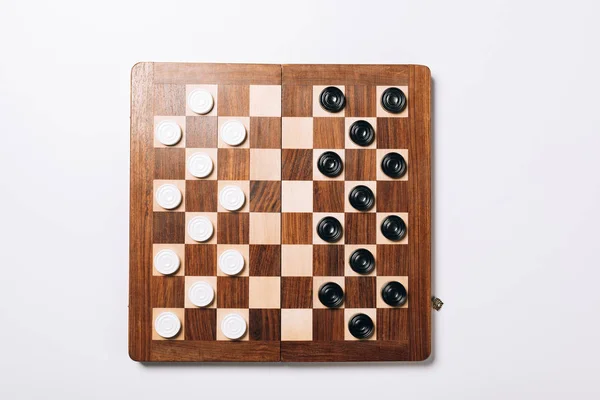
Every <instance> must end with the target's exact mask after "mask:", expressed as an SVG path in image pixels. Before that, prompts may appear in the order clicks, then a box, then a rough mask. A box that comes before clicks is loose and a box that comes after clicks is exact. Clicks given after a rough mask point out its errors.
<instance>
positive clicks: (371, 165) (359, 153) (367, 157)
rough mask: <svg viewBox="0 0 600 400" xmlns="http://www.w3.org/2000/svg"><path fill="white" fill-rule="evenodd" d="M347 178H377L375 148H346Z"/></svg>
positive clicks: (360, 179)
mask: <svg viewBox="0 0 600 400" xmlns="http://www.w3.org/2000/svg"><path fill="white" fill-rule="evenodd" d="M345 168H346V175H345V177H346V180H347V181H374V180H375V179H377V154H376V150H375V149H369V150H367V149H346V165H345Z"/></svg>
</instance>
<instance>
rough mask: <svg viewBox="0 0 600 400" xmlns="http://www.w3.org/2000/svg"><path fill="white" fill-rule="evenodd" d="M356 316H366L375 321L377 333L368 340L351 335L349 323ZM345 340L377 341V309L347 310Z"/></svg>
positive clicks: (345, 314)
mask: <svg viewBox="0 0 600 400" xmlns="http://www.w3.org/2000/svg"><path fill="white" fill-rule="evenodd" d="M356 314H366V315H368V316H369V317H371V319H372V320H373V325H375V332H373V335H372V336H371V337H370V338H368V339H357V338H355V337H354V336H352V334H351V333H350V330H349V329H348V323H349V322H350V319H352V317H354V316H355V315H356ZM344 339H345V340H377V309H376V308H346V309H345V310H344Z"/></svg>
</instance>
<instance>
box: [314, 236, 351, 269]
mask: <svg viewBox="0 0 600 400" xmlns="http://www.w3.org/2000/svg"><path fill="white" fill-rule="evenodd" d="M313 275H314V276H343V275H344V246H343V245H333V244H319V245H314V246H313Z"/></svg>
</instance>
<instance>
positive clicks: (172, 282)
mask: <svg viewBox="0 0 600 400" xmlns="http://www.w3.org/2000/svg"><path fill="white" fill-rule="evenodd" d="M184 300H185V277H183V276H153V277H152V278H151V281H150V304H151V306H152V307H159V308H182V307H183V305H184Z"/></svg>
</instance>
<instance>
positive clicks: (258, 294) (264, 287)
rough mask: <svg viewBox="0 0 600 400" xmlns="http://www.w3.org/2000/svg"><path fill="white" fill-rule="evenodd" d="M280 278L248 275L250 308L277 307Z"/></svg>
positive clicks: (279, 302) (278, 305)
mask: <svg viewBox="0 0 600 400" xmlns="http://www.w3.org/2000/svg"><path fill="white" fill-rule="evenodd" d="M280 289H281V284H280V278H279V277H278V276H277V277H262V276H260V277H259V276H251V277H250V290H249V293H250V298H249V299H248V301H249V305H250V308H279V307H280V304H281V299H280Z"/></svg>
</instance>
